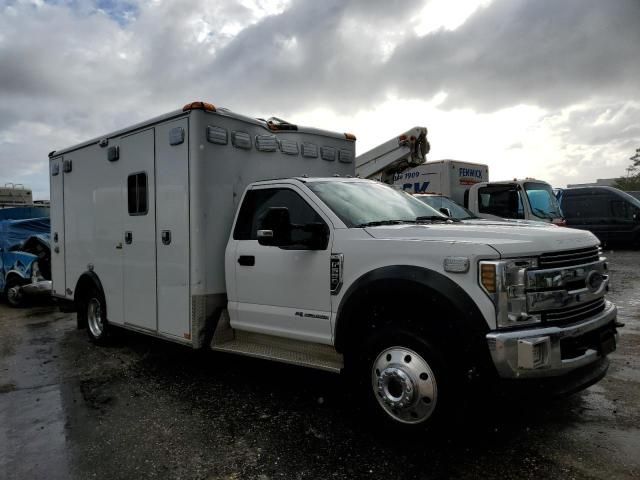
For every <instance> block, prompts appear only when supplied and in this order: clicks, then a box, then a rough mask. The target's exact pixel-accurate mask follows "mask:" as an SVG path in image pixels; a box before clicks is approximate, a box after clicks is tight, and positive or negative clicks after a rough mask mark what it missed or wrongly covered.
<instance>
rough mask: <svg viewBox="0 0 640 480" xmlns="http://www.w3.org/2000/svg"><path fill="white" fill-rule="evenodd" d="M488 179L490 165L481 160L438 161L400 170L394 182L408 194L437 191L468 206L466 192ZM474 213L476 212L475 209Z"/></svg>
mask: <svg viewBox="0 0 640 480" xmlns="http://www.w3.org/2000/svg"><path fill="white" fill-rule="evenodd" d="M488 181H489V167H488V166H487V165H484V164H482V163H472V162H461V161H458V160H438V161H434V162H427V163H425V164H423V165H420V166H419V167H415V168H410V169H408V170H404V171H403V172H400V173H397V174H396V175H395V176H394V178H393V184H394V185H396V186H399V187H401V188H402V190H404V191H405V192H409V193H436V194H440V195H444V196H446V197H449V198H450V199H452V200H453V201H454V202H456V203H457V204H459V205H462V206H464V205H465V193H466V192H468V191H469V188H470V187H472V186H473V185H475V184H477V183H482V182H488ZM474 213H475V212H474Z"/></svg>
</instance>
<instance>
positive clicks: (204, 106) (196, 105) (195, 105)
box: [182, 102, 216, 112]
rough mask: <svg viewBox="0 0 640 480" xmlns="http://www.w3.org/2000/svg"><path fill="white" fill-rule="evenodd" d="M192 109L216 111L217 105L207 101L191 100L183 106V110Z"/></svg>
mask: <svg viewBox="0 0 640 480" xmlns="http://www.w3.org/2000/svg"><path fill="white" fill-rule="evenodd" d="M190 110H204V111H205V112H215V111H216V107H215V105H214V104H212V103H207V102H191V103H187V104H186V105H185V106H184V107H182V111H183V112H188V111H190Z"/></svg>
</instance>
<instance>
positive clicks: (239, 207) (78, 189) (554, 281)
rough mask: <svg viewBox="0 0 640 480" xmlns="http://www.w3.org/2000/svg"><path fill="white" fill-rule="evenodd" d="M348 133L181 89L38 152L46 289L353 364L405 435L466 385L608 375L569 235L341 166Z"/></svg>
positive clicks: (86, 319)
mask: <svg viewBox="0 0 640 480" xmlns="http://www.w3.org/2000/svg"><path fill="white" fill-rule="evenodd" d="M354 141H355V138H354V137H353V136H352V135H349V134H342V133H332V132H327V131H324V130H317V129H313V128H304V127H299V126H296V125H293V124H290V123H287V122H284V121H281V120H278V119H271V120H269V121H264V120H261V119H254V118H248V117H245V116H242V115H238V114H235V113H232V112H230V111H228V110H226V109H222V108H216V107H215V106H213V105H211V104H208V103H203V102H195V103H191V104H189V105H186V106H185V107H184V108H183V109H180V110H177V111H175V112H171V113H168V114H166V115H163V116H161V117H157V118H154V119H152V120H149V121H147V122H143V123H139V124H137V125H133V126H131V127H129V128H126V129H123V130H120V131H117V132H114V133H112V134H110V135H105V136H104V137H101V138H96V139H94V140H90V141H88V142H85V143H82V144H80V145H77V146H74V147H71V148H67V149H64V150H60V151H55V152H52V153H51V154H50V175H51V207H52V212H51V223H52V245H53V254H52V256H53V259H52V263H53V290H54V295H55V296H56V297H58V298H59V299H60V300H61V301H67V302H70V303H71V304H72V305H73V306H74V308H75V309H76V310H77V312H78V323H79V325H80V326H86V327H87V331H88V334H89V337H90V338H91V339H92V340H93V341H94V342H96V343H102V342H104V341H106V340H107V339H108V336H109V334H110V333H111V332H112V331H113V329H114V327H123V328H127V329H131V330H135V331H138V332H141V333H144V334H148V335H152V336H156V337H161V338H164V339H167V340H171V341H174V342H178V343H182V344H185V345H189V346H191V347H194V348H200V347H207V348H212V349H214V350H219V351H226V352H234V353H238V354H244V355H251V356H254V357H260V358H265V359H272V360H278V361H283V362H288V363H293V364H296V365H302V366H307V367H314V368H321V369H325V370H329V371H335V372H339V371H341V370H343V369H345V370H346V371H347V372H350V373H351V374H352V375H353V377H351V378H353V380H354V384H355V385H358V386H359V391H360V392H362V396H361V397H357V398H361V401H362V402H363V406H364V405H366V406H367V407H368V408H370V410H371V412H372V413H373V414H374V415H377V419H378V421H379V422H380V423H381V424H382V423H383V424H386V425H388V426H393V427H396V428H399V429H416V428H424V427H432V426H436V425H438V424H440V423H441V422H442V420H443V419H444V418H446V417H447V416H448V415H449V414H451V412H452V409H453V408H454V406H456V405H457V404H458V403H459V400H460V399H461V398H464V397H465V396H468V392H469V390H470V389H473V388H477V387H478V386H487V385H490V384H491V385H495V384H496V383H498V384H502V385H504V384H505V383H506V384H508V383H509V382H510V383H512V384H513V383H515V384H518V385H523V384H526V383H527V382H529V381H532V380H536V381H539V382H544V383H547V384H548V385H549V386H552V387H559V388H560V389H563V390H565V391H567V390H576V389H580V388H584V387H586V386H587V385H590V384H592V383H594V382H596V381H597V380H599V379H600V378H602V377H603V376H604V375H605V372H606V370H607V366H608V360H607V354H608V353H610V352H611V351H612V350H613V349H615V344H616V323H615V322H616V307H615V306H614V305H613V304H611V303H610V302H609V301H607V300H606V298H605V292H606V290H607V285H608V281H609V280H608V276H607V275H608V274H607V271H606V262H605V259H604V258H602V257H601V256H600V251H599V248H598V241H597V239H596V238H595V237H594V236H593V235H592V234H590V233H588V232H584V231H580V230H569V229H559V228H546V227H543V228H528V227H518V226H510V225H500V226H496V225H492V226H481V225H464V224H461V223H454V222H451V221H450V220H448V219H447V218H446V217H443V216H442V215H441V214H439V213H438V212H436V211H435V210H433V209H432V208H430V207H428V206H427V205H425V204H424V203H422V202H420V201H419V200H417V199H415V198H413V197H411V196H410V195H407V194H405V193H403V192H401V191H398V190H397V189H394V188H392V187H390V186H388V185H385V184H382V183H380V182H376V181H371V180H364V179H358V178H353V177H350V175H353V174H354V169H355V168H354V143H355V142H354Z"/></svg>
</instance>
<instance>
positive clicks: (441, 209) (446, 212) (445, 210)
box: [440, 207, 451, 217]
mask: <svg viewBox="0 0 640 480" xmlns="http://www.w3.org/2000/svg"><path fill="white" fill-rule="evenodd" d="M440 213H444V214H445V215H446V216H447V217H451V210H449V209H448V208H447V207H440Z"/></svg>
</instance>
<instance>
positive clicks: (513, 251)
mask: <svg viewBox="0 0 640 480" xmlns="http://www.w3.org/2000/svg"><path fill="white" fill-rule="evenodd" d="M365 231H366V232H367V233H368V234H369V235H371V236H372V237H373V238H376V239H380V240H407V241H416V240H419V241H425V242H449V243H462V244H469V243H471V244H473V243H475V244H483V245H489V246H491V247H493V248H494V249H495V250H497V251H498V252H499V253H500V255H501V256H503V257H518V256H527V255H539V254H541V253H546V252H553V251H558V250H572V249H576V248H585V247H592V246H595V245H598V243H599V242H598V239H597V238H596V237H595V236H594V235H593V234H592V233H590V232H586V231H584V230H574V229H571V228H561V227H556V226H552V225H549V226H537V225H536V226H530V225H526V226H525V225H512V224H510V223H506V222H496V223H493V222H478V223H474V224H469V223H466V222H460V223H446V224H442V223H434V224H424V225H413V224H404V225H389V226H380V227H367V228H366V229H365Z"/></svg>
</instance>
